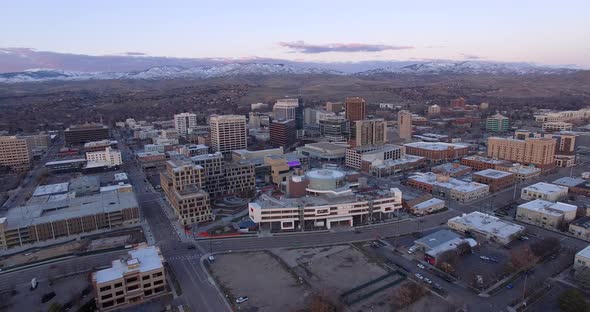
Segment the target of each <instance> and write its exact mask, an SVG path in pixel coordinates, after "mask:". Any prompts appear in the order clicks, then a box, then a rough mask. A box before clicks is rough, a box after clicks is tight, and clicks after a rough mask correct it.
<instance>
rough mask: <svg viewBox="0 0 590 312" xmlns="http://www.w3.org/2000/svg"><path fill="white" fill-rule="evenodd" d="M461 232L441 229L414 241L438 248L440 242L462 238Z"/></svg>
mask: <svg viewBox="0 0 590 312" xmlns="http://www.w3.org/2000/svg"><path fill="white" fill-rule="evenodd" d="M460 237H461V236H459V234H457V233H455V232H453V231H451V230H440V231H436V232H434V233H432V234H429V235H426V236H424V237H422V238H420V239H417V240H415V241H414V244H422V245H424V246H426V247H428V248H430V249H432V248H436V247H437V246H439V245H440V244H443V243H446V242H448V241H452V240H454V239H456V238H460Z"/></svg>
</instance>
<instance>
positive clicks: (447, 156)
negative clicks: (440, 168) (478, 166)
mask: <svg viewBox="0 0 590 312" xmlns="http://www.w3.org/2000/svg"><path fill="white" fill-rule="evenodd" d="M404 147H405V148H406V153H407V154H409V155H414V156H420V157H424V158H426V159H428V160H429V161H431V162H449V161H453V160H458V159H461V158H462V157H464V156H467V154H469V147H467V146H465V145H462V144H456V143H444V142H413V143H407V144H404Z"/></svg>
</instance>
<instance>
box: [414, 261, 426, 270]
mask: <svg viewBox="0 0 590 312" xmlns="http://www.w3.org/2000/svg"><path fill="white" fill-rule="evenodd" d="M416 266H417V267H419V268H420V269H422V270H424V269H426V267H425V266H424V265H423V264H422V263H418V264H416Z"/></svg>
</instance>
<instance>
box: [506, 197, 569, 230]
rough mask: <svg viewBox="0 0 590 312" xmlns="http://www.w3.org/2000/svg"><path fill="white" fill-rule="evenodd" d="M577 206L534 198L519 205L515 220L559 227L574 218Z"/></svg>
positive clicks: (550, 227) (553, 227)
mask: <svg viewBox="0 0 590 312" xmlns="http://www.w3.org/2000/svg"><path fill="white" fill-rule="evenodd" d="M577 210H578V207H577V206H574V205H570V204H565V203H560V202H557V203H554V202H550V201H546V200H542V199H536V200H533V201H530V202H528V203H524V204H522V205H519V206H518V208H517V209H516V220H519V221H522V222H525V223H530V224H533V225H536V226H540V227H543V228H549V229H561V228H562V227H563V226H565V225H566V224H567V223H570V222H572V221H573V220H574V219H575V218H576V211H577Z"/></svg>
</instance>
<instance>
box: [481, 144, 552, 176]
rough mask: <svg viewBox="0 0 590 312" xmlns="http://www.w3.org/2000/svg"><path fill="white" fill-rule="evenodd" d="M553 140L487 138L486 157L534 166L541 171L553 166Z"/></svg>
mask: <svg viewBox="0 0 590 312" xmlns="http://www.w3.org/2000/svg"><path fill="white" fill-rule="evenodd" d="M555 144H556V141H555V139H552V138H547V137H539V138H530V137H526V138H525V139H524V140H520V139H514V138H500V137H490V138H488V157H491V158H494V159H503V160H508V161H512V162H518V163H520V164H523V165H529V164H532V165H535V166H537V167H539V168H541V169H543V170H546V169H551V168H553V167H554V166H555V163H554V161H555V160H554V157H555Z"/></svg>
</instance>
